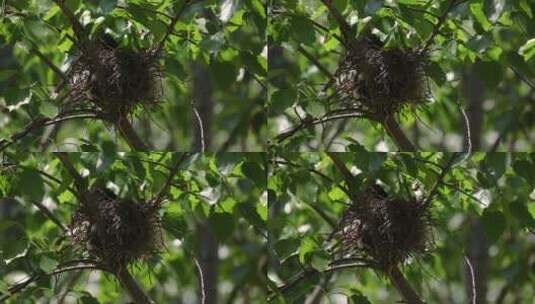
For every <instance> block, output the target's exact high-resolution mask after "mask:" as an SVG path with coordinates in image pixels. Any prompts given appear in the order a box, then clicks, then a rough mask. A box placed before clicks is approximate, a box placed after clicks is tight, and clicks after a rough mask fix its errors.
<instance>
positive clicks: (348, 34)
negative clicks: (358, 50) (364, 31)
mask: <svg viewBox="0 0 535 304" xmlns="http://www.w3.org/2000/svg"><path fill="white" fill-rule="evenodd" d="M321 2H323V4H325V6H326V7H327V9H329V12H330V13H331V15H332V16H333V17H334V20H336V22H337V23H338V26H340V30H341V31H342V37H343V38H344V45H345V46H346V47H350V46H351V45H352V44H353V43H354V42H355V37H353V34H352V32H353V31H352V29H351V26H350V25H349V23H347V21H346V20H345V19H344V17H343V16H342V14H341V13H340V12H339V11H338V9H337V8H336V7H335V6H334V4H333V3H332V0H321Z"/></svg>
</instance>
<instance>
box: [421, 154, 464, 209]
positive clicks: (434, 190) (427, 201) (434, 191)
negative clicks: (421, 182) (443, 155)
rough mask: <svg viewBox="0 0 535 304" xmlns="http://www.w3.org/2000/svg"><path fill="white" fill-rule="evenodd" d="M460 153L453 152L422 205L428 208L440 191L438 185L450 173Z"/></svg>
mask: <svg viewBox="0 0 535 304" xmlns="http://www.w3.org/2000/svg"><path fill="white" fill-rule="evenodd" d="M457 155H458V153H453V154H452V155H451V157H450V159H449V160H448V162H447V163H446V165H445V166H444V167H442V171H441V172H440V175H439V176H438V177H437V180H436V181H435V184H434V185H433V188H431V191H429V194H428V195H427V198H426V199H425V200H424V201H423V202H422V207H423V208H427V207H428V206H429V204H431V201H432V200H433V199H434V198H435V195H436V194H437V192H438V187H439V186H440V185H441V184H442V183H443V181H442V180H443V179H444V177H445V176H446V174H448V172H449V170H450V168H451V167H452V166H453V163H454V161H455V159H456V158H457Z"/></svg>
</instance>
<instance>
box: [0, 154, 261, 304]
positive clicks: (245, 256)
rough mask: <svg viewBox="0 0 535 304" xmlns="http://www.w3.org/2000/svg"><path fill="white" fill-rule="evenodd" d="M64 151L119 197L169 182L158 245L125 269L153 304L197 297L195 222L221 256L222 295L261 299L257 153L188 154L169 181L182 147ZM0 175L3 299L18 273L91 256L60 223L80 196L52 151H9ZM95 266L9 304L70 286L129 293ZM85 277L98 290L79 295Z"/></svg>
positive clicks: (156, 190) (74, 293)
mask: <svg viewBox="0 0 535 304" xmlns="http://www.w3.org/2000/svg"><path fill="white" fill-rule="evenodd" d="M67 157H68V159H69V161H70V162H71V163H72V164H73V166H74V169H75V170H76V171H77V172H79V173H80V174H81V175H82V176H83V179H84V180H85V182H86V183H87V186H89V187H92V186H94V185H105V186H106V187H107V189H109V190H110V191H112V192H113V193H114V194H115V195H118V196H119V197H121V198H128V199H132V200H136V201H138V202H141V201H150V200H152V199H153V198H155V197H156V196H157V195H159V194H160V193H161V191H162V189H165V188H164V187H165V185H166V184H167V183H168V181H169V182H170V188H169V189H168V191H166V192H165V193H164V198H165V200H164V201H163V203H162V207H161V209H160V210H159V214H160V216H161V225H162V227H163V231H164V235H163V241H164V243H165V248H163V249H162V251H161V252H160V253H159V254H157V255H154V256H151V257H150V258H148V259H147V260H144V261H142V262H141V263H136V264H134V265H133V266H132V267H131V271H132V273H133V276H134V277H135V278H136V279H137V280H138V281H139V282H140V285H141V286H142V288H143V289H144V290H146V291H147V293H148V294H149V295H150V297H151V298H152V299H153V300H154V301H156V302H157V303H167V302H170V301H193V300H192V298H191V297H192V295H196V294H200V293H199V288H200V287H199V284H198V282H199V281H198V271H197V268H196V265H195V263H194V259H193V258H195V259H198V260H199V261H202V259H203V257H204V254H205V252H204V251H203V250H204V249H203V248H205V247H203V246H205V245H203V242H205V237H203V233H206V232H203V231H206V229H204V228H202V227H207V228H208V230H209V231H211V233H212V234H213V236H214V237H215V240H216V242H217V244H218V245H217V247H216V248H215V249H213V250H215V251H216V252H215V254H216V257H217V256H219V258H218V276H217V281H216V283H215V284H216V287H217V290H218V292H219V295H218V296H219V299H220V300H221V301H229V302H234V301H238V302H240V301H243V300H244V299H245V298H247V299H250V300H251V301H255V302H262V301H263V300H264V299H265V294H264V288H265V287H264V286H265V278H264V275H263V273H262V272H261V271H259V269H262V268H263V267H265V262H266V261H267V253H266V251H265V238H266V226H267V225H266V220H267V218H266V215H267V201H266V198H264V197H263V195H264V193H265V181H266V173H265V163H264V159H263V157H262V156H261V155H254V154H246V153H223V154H219V155H217V156H216V155H211V154H207V153H206V154H192V155H190V156H187V158H186V159H185V160H184V161H182V162H181V165H180V166H179V168H178V171H177V173H176V175H175V176H174V177H172V178H171V179H169V168H172V167H173V166H174V165H175V164H176V163H177V161H179V160H180V159H181V158H182V154H180V153H121V154H117V153H70V154H68V155H67ZM244 168H249V169H248V170H244ZM257 179H258V180H257ZM0 180H2V183H3V186H2V196H0V292H1V293H0V298H2V299H3V297H4V296H5V295H6V294H7V291H6V289H5V287H6V286H12V285H13V284H14V283H16V282H19V281H20V280H21V279H23V278H22V277H21V275H25V276H30V275H34V274H37V273H49V272H52V271H55V270H57V269H60V268H62V267H63V266H64V263H66V262H68V261H73V260H80V259H92V258H93V257H90V256H88V253H87V252H85V251H84V250H83V249H82V248H78V247H76V246H74V245H73V244H72V243H71V241H70V238H69V237H68V236H67V235H66V234H65V232H63V231H62V229H61V227H59V225H58V224H61V225H63V226H66V227H69V224H70V223H71V216H72V215H73V212H74V211H75V210H76V209H77V208H78V205H79V200H78V199H77V195H74V194H73V193H71V191H75V189H77V188H78V187H77V186H76V185H75V182H74V179H73V178H71V177H70V173H69V172H68V171H67V170H66V169H65V166H64V164H63V162H60V160H59V159H58V157H57V156H56V155H55V154H47V153H43V154H26V153H21V154H11V153H6V154H5V155H4V157H3V158H2V163H1V165H0ZM43 208H45V209H43ZM47 210H48V212H49V213H47V212H45V211H47ZM222 252H225V253H222ZM92 272H95V271H94V270H93V271H92ZM96 272H97V273H99V275H98V276H95V275H92V276H89V273H90V271H84V272H82V274H81V275H80V276H77V277H76V278H75V277H73V276H72V275H69V274H64V275H61V276H43V277H42V278H41V279H39V280H37V281H36V282H34V283H32V284H30V285H28V287H26V288H24V289H22V290H21V291H20V292H17V293H15V294H14V295H13V296H12V297H11V298H9V299H8V301H7V303H22V302H21V301H23V302H24V303H26V302H28V301H30V302H35V301H43V300H45V301H53V299H57V298H58V297H60V296H61V295H62V294H63V293H67V292H68V294H69V297H71V298H73V299H75V300H76V301H78V302H79V303H114V302H117V301H121V300H123V299H124V298H125V295H126V294H127V293H126V292H125V291H124V290H122V287H121V286H120V285H118V284H117V283H116V281H115V280H114V279H113V275H111V274H106V273H105V272H100V271H96ZM71 281H72V284H73V285H72V286H71V285H70V284H71ZM155 282H156V283H155ZM87 284H91V285H92V286H97V288H96V289H93V288H92V289H91V291H90V292H82V291H83V290H86V289H87ZM167 285H173V286H177V288H178V289H177V290H175V291H170V290H168V289H166V288H164V286H167ZM69 286H71V287H69ZM222 286H227V287H229V288H223V287H222ZM233 290H234V291H233Z"/></svg>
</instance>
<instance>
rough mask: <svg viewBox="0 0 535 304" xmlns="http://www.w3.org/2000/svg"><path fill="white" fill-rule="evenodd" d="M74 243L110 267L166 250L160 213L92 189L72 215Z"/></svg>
mask: <svg viewBox="0 0 535 304" xmlns="http://www.w3.org/2000/svg"><path fill="white" fill-rule="evenodd" d="M69 231H70V236H71V239H72V241H73V243H75V244H77V245H79V246H80V247H82V248H83V249H85V250H87V252H88V253H89V254H90V255H91V256H94V257H96V258H98V259H99V260H100V261H102V262H103V263H105V264H106V265H109V266H111V267H114V268H117V267H124V266H127V265H128V264H130V263H132V262H135V261H138V260H141V259H145V258H148V257H149V256H151V255H153V254H156V253H158V252H159V251H160V249H161V248H162V247H163V237H162V226H161V221H160V218H159V216H158V214H157V211H156V210H155V209H154V208H153V207H152V206H151V205H150V204H148V203H139V202H135V201H131V200H126V199H120V198H117V197H115V196H114V195H110V194H109V192H107V191H103V190H100V189H99V190H92V191H90V192H89V193H88V195H87V196H86V200H85V202H84V203H83V204H81V206H80V207H79V209H78V210H76V212H75V213H74V215H73V216H72V220H71V224H70V226H69Z"/></svg>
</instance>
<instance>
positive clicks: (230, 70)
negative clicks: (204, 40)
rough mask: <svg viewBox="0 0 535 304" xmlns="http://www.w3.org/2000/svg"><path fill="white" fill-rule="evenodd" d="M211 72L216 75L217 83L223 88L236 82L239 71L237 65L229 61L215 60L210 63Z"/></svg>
mask: <svg viewBox="0 0 535 304" xmlns="http://www.w3.org/2000/svg"><path fill="white" fill-rule="evenodd" d="M210 72H211V73H212V76H213V77H214V80H215V82H216V84H217V85H218V86H219V87H220V88H221V89H226V88H228V87H230V86H231V85H232V84H233V83H235V82H236V77H237V76H238V72H237V71H236V67H235V66H234V65H233V64H232V63H231V62H228V61H219V60H214V61H212V63H211V64H210Z"/></svg>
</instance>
